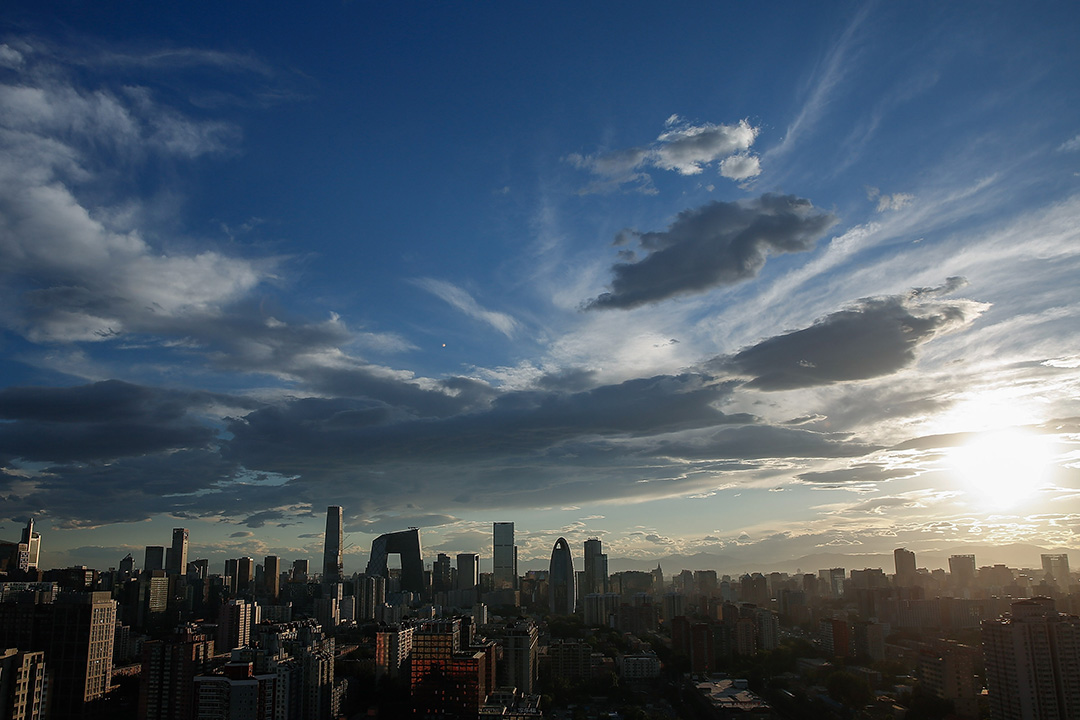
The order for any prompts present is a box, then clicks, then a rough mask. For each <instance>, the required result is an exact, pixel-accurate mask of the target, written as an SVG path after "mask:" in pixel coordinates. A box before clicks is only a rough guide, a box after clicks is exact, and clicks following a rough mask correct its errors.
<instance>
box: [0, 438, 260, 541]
mask: <svg viewBox="0 0 1080 720" xmlns="http://www.w3.org/2000/svg"><path fill="white" fill-rule="evenodd" d="M239 470H240V469H239V468H237V467H236V466H235V465H233V464H231V463H228V462H226V461H225V460H223V459H222V458H221V456H220V455H219V454H218V453H216V452H212V451H207V450H178V451H171V452H165V453H156V454H151V455H143V456H139V457H129V458H123V459H120V460H115V461H112V462H108V463H99V462H90V463H77V462H71V463H65V464H55V465H48V466H46V467H44V468H43V469H41V470H40V471H39V472H36V473H34V474H32V475H29V476H28V475H27V474H26V473H24V472H19V473H17V474H16V472H15V471H14V470H11V469H6V470H0V498H2V501H0V514H2V515H3V516H4V517H7V518H16V517H22V516H34V517H47V518H50V519H51V520H52V521H53V522H54V524H58V525H60V526H64V527H93V526H98V525H107V524H111V523H121V522H138V521H142V520H147V519H149V518H150V517H152V516H154V515H160V514H172V515H175V516H177V517H183V516H185V515H202V514H203V513H202V512H192V511H193V510H198V508H196V507H194V506H195V505H196V504H197V502H198V501H197V499H198V498H202V500H201V502H204V503H207V504H209V503H211V502H214V503H220V504H221V506H222V507H218V508H217V511H218V512H235V511H236V510H237V509H238V508H239V507H242V506H241V505H240V504H236V505H235V506H234V505H233V502H235V498H234V497H232V496H230V497H229V498H227V499H226V498H225V497H223V496H222V495H219V494H217V491H218V489H219V488H221V487H222V486H224V485H227V484H228V483H230V482H231V481H232V480H233V479H234V478H235V477H236V475H237V473H238V471H239ZM208 498H214V499H213V500H209V499H208ZM244 500H245V501H248V500H249V499H248V498H246V497H245V498H244Z"/></svg>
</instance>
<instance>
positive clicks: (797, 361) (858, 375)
mask: <svg viewBox="0 0 1080 720" xmlns="http://www.w3.org/2000/svg"><path fill="white" fill-rule="evenodd" d="M925 294H926V293H925V290H920V291H917V292H916V293H913V294H912V295H908V296H899V295H894V296H888V297H879V298H864V299H862V300H859V301H858V302H857V303H855V305H854V306H852V307H851V308H848V309H847V310H841V311H839V312H835V313H832V314H831V315H827V316H826V317H824V318H822V319H821V320H818V321H817V322H815V323H814V324H813V325H811V326H810V327H808V328H804V329H802V330H796V331H794V332H790V333H786V334H784V335H778V336H775V337H771V338H769V339H767V340H763V341H762V342H760V343H758V344H757V345H753V346H751V347H748V348H746V349H744V350H742V351H740V352H738V353H736V354H735V355H732V356H729V357H723V358H718V359H717V360H716V361H714V362H712V363H710V364H709V367H710V368H711V369H713V370H718V371H721V372H723V371H727V372H733V373H737V374H739V375H744V376H750V377H751V380H750V382H749V383H748V385H749V386H750V387H755V388H759V389H761V390H791V389H795V388H804V387H813V386H816V385H829V384H832V383H837V382H845V381H850V380H865V379H868V378H874V377H881V376H883V375H889V374H892V373H895V372H897V371H898V370H902V369H903V368H905V367H907V366H909V365H911V364H912V363H913V362H914V361H915V350H916V348H918V346H919V345H921V344H923V343H925V342H927V341H929V340H931V339H933V338H934V337H936V336H937V335H940V334H942V333H946V332H950V331H952V330H956V329H958V328H961V327H963V326H965V325H967V324H968V323H970V322H971V321H972V320H974V319H975V318H976V317H978V315H979V313H980V312H982V306H981V305H979V304H977V303H973V302H970V301H965V300H954V301H951V302H950V301H927V300H923V296H924V295H925Z"/></svg>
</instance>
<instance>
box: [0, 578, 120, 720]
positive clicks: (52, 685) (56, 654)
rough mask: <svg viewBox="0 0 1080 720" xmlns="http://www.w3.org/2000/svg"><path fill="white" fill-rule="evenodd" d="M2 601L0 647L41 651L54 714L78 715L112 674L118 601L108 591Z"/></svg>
mask: <svg viewBox="0 0 1080 720" xmlns="http://www.w3.org/2000/svg"><path fill="white" fill-rule="evenodd" d="M38 600H48V598H44V597H41V596H38V597H35V598H28V599H20V600H18V601H7V602H3V603H0V647H17V648H19V649H20V650H29V651H33V652H43V653H45V662H47V663H48V669H49V675H50V678H49V693H50V695H51V696H52V701H51V710H50V715H49V717H50V718H52V720H73V719H74V718H82V717H84V715H85V714H86V712H87V710H88V708H87V703H91V702H94V701H96V700H98V699H100V698H102V697H104V696H105V693H106V692H108V690H109V681H110V680H111V678H112V664H113V640H114V639H115V638H114V636H115V632H116V601H114V600H113V599H112V598H111V597H110V595H109V593H107V592H87V593H58V594H57V595H56V596H55V598H52V601H51V602H47V601H46V602H38Z"/></svg>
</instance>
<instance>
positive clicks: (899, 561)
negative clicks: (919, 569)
mask: <svg viewBox="0 0 1080 720" xmlns="http://www.w3.org/2000/svg"><path fill="white" fill-rule="evenodd" d="M893 563H894V565H895V567H896V578H895V579H896V586H897V587H911V586H913V585H914V584H915V578H916V577H917V575H916V571H915V553H913V552H911V551H910V550H905V549H904V548H896V549H895V550H893Z"/></svg>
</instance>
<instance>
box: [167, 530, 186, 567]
mask: <svg viewBox="0 0 1080 720" xmlns="http://www.w3.org/2000/svg"><path fill="white" fill-rule="evenodd" d="M187 551H188V531H187V528H173V531H172V547H170V548H169V549H168V551H166V553H165V570H166V571H167V572H168V573H169V574H170V575H183V574H184V573H186V572H187Z"/></svg>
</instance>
